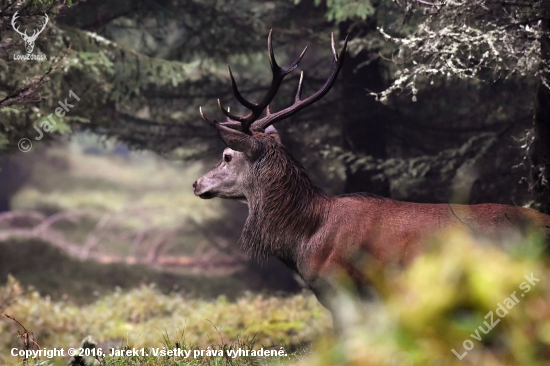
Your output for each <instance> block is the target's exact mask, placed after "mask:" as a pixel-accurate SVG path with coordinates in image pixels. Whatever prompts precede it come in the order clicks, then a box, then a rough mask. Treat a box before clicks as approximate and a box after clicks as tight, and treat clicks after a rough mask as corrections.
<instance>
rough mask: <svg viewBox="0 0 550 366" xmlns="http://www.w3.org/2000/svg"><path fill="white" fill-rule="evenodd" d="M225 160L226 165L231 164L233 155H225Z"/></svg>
mask: <svg viewBox="0 0 550 366" xmlns="http://www.w3.org/2000/svg"><path fill="white" fill-rule="evenodd" d="M223 160H224V161H225V162H226V163H229V162H230V161H231V155H227V154H225V155H224V156H223Z"/></svg>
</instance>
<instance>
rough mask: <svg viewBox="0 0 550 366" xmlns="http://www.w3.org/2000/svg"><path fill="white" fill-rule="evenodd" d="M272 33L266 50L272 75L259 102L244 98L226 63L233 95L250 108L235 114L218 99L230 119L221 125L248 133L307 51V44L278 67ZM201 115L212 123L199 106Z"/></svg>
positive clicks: (270, 32) (219, 104) (271, 31)
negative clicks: (295, 56) (296, 55)
mask: <svg viewBox="0 0 550 366" xmlns="http://www.w3.org/2000/svg"><path fill="white" fill-rule="evenodd" d="M272 33H273V30H270V31H269V36H268V37H267V50H268V53H269V63H270V64H271V73H272V75H273V78H272V81H271V86H270V87H269V90H268V92H267V94H266V95H265V96H264V98H263V99H262V101H261V102H259V103H252V102H250V101H248V100H246V99H245V98H244V97H243V96H242V95H241V93H240V92H239V89H238V88H237V83H236V82H235V78H234V77H233V73H232V72H231V67H230V66H229V65H227V70H228V72H229V78H230V80H231V87H232V89H233V95H234V96H235V98H236V99H237V100H238V101H239V103H241V104H242V105H243V106H245V107H246V108H248V109H250V113H249V114H247V115H246V116H236V115H234V114H232V113H231V112H229V110H226V109H225V108H224V107H223V105H222V103H221V101H220V100H219V99H218V106H219V107H220V109H221V110H222V112H223V114H225V115H226V116H227V117H228V118H229V119H230V120H232V121H227V122H223V125H224V126H226V127H230V128H233V129H237V130H241V131H243V132H245V133H248V134H250V126H251V125H252V123H253V122H254V121H256V120H257V119H258V117H260V115H261V114H262V112H263V111H264V109H265V108H266V107H267V106H268V105H269V103H271V101H272V100H273V98H274V97H275V94H277V90H279V87H280V86H281V83H282V82H283V79H284V78H285V76H287V75H288V74H290V73H291V72H292V71H293V70H294V69H296V68H297V67H298V63H299V62H300V61H301V60H302V57H304V54H305V53H306V51H307V46H306V47H305V48H304V50H303V51H302V53H301V54H300V56H299V57H298V58H297V59H296V60H295V61H294V62H293V63H292V64H290V66H288V67H280V66H279V65H278V64H277V62H276V61H275V56H274V54H273V44H272V42H271V35H272ZM200 112H201V116H202V118H203V119H204V120H205V121H206V122H208V123H209V124H210V125H213V124H214V121H212V120H210V119H208V118H207V117H206V116H205V115H204V113H203V111H202V108H200Z"/></svg>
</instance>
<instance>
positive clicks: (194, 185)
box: [193, 181, 197, 189]
mask: <svg viewBox="0 0 550 366" xmlns="http://www.w3.org/2000/svg"><path fill="white" fill-rule="evenodd" d="M195 188H197V181H195V183H193V189H195Z"/></svg>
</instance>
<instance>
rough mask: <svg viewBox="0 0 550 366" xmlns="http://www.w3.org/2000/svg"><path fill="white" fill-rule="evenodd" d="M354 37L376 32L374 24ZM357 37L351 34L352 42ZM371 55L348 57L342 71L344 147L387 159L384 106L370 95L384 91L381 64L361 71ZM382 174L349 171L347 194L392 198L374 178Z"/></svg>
mask: <svg viewBox="0 0 550 366" xmlns="http://www.w3.org/2000/svg"><path fill="white" fill-rule="evenodd" d="M348 26H349V24H346V23H344V24H343V25H342V26H341V28H340V29H341V32H340V34H342V35H343V36H344V37H345V35H346V34H347V33H348ZM355 27H356V28H355V29H354V30H352V31H351V33H355V32H358V33H365V32H371V31H375V29H376V27H375V26H374V24H370V25H366V26H364V27H360V28H361V29H357V28H359V27H358V26H357V25H355ZM352 35H353V34H350V38H352V37H351V36H352ZM368 56H369V55H368V53H367V52H361V53H359V54H358V55H357V56H355V57H351V55H350V54H349V53H348V54H347V55H346V61H345V63H344V67H343V69H342V78H341V80H342V81H343V85H342V97H343V98H342V105H341V107H342V111H343V116H344V121H343V137H344V147H345V148H346V149H348V150H351V151H352V152H354V153H359V154H364V155H371V156H373V157H374V158H380V159H384V158H386V127H385V123H384V106H383V105H382V104H381V103H379V102H377V101H376V100H375V99H374V97H371V96H369V95H368V91H369V90H373V91H380V90H383V89H384V81H383V77H382V69H381V66H380V63H379V61H378V60H376V61H373V62H371V63H370V64H369V65H367V66H363V67H361V68H359V69H357V67H358V66H359V65H361V64H362V63H363V62H364V61H365V60H367V57H368ZM377 173H378V172H371V171H356V172H354V171H352V170H351V169H350V168H349V167H347V168H346V185H345V191H346V193H351V192H370V193H375V194H379V195H381V196H385V197H389V195H390V190H389V183H388V182H387V181H386V180H384V181H375V180H373V179H372V176H374V175H375V174H377Z"/></svg>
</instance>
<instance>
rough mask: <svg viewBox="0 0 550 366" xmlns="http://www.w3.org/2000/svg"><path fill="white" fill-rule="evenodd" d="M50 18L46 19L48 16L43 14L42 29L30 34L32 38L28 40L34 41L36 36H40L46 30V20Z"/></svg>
mask: <svg viewBox="0 0 550 366" xmlns="http://www.w3.org/2000/svg"><path fill="white" fill-rule="evenodd" d="M49 19H50V18H48V14H44V24H42V29H40V30H39V31H38V33H37V31H36V30H35V31H34V33H33V34H32V36H31V37H30V38H32V39H36V38H38V36H39V35H40V33H42V31H43V30H44V29H45V28H46V25H47V24H48V20H49Z"/></svg>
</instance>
